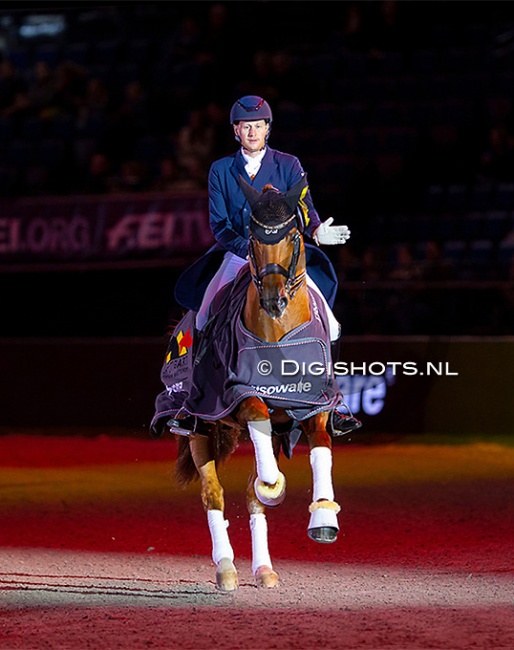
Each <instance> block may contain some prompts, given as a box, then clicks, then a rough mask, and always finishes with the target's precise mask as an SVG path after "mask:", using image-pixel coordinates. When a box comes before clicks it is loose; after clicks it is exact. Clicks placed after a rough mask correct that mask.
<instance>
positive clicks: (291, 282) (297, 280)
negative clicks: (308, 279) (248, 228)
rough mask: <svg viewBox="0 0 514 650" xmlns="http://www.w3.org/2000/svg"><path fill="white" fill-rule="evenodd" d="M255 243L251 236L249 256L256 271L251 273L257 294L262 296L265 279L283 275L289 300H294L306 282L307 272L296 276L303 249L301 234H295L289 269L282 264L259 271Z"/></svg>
mask: <svg viewBox="0 0 514 650" xmlns="http://www.w3.org/2000/svg"><path fill="white" fill-rule="evenodd" d="M254 242H255V238H254V237H253V236H252V235H250V237H249V239H248V255H249V257H250V260H251V262H252V266H253V269H255V272H254V271H253V270H252V271H251V276H252V280H253V283H254V284H255V287H256V288H257V292H258V294H259V296H261V295H262V292H263V288H264V286H263V283H262V280H263V278H265V277H266V276H267V275H273V274H279V275H283V276H284V277H285V278H286V284H285V290H286V293H287V295H288V296H289V298H294V296H295V294H296V292H297V291H298V289H299V288H300V287H301V286H302V284H303V283H304V282H305V271H302V272H301V273H300V274H298V275H297V274H296V268H297V266H298V259H299V257H300V249H301V235H300V233H299V232H298V231H297V232H296V233H295V234H294V239H293V252H292V254H291V262H290V264H289V268H287V269H286V268H284V267H283V266H282V265H281V264H266V266H265V267H264V268H262V269H259V267H258V265H257V259H256V256H255V249H254Z"/></svg>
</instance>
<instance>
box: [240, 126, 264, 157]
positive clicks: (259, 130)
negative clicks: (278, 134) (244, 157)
mask: <svg viewBox="0 0 514 650" xmlns="http://www.w3.org/2000/svg"><path fill="white" fill-rule="evenodd" d="M234 133H235V134H236V135H237V136H238V137H239V139H240V140H241V145H242V146H243V149H244V150H245V151H247V152H248V153H249V154H257V153H259V151H261V149H263V148H264V147H265V146H266V136H267V135H268V133H269V124H267V123H266V121H265V120H254V121H252V122H239V124H234Z"/></svg>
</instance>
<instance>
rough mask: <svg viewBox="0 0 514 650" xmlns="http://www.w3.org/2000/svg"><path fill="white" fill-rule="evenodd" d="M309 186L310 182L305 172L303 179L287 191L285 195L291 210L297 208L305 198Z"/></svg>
mask: <svg viewBox="0 0 514 650" xmlns="http://www.w3.org/2000/svg"><path fill="white" fill-rule="evenodd" d="M308 188H309V183H308V182H307V174H304V175H303V176H302V178H301V180H299V181H298V183H296V185H293V187H291V188H290V189H288V190H287V192H286V193H285V194H284V197H285V199H286V201H287V205H288V206H289V207H290V208H291V212H292V211H293V210H294V209H295V208H296V206H297V205H298V203H299V202H300V199H303V197H304V196H305V194H306V193H307V189H308Z"/></svg>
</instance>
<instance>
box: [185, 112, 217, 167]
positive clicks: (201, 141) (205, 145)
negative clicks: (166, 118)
mask: <svg viewBox="0 0 514 650" xmlns="http://www.w3.org/2000/svg"><path fill="white" fill-rule="evenodd" d="M214 142H215V133H214V128H213V127H212V125H211V124H209V123H208V121H207V119H206V114H205V112H204V111H203V110H201V109H198V108H197V109H193V110H191V111H190V113H189V118H188V121H187V123H186V124H184V126H183V127H182V128H181V129H180V130H179V132H178V135H177V138H176V157H177V162H178V164H179V165H180V166H181V167H184V168H185V169H186V170H188V171H190V172H192V171H193V170H196V167H197V166H200V167H201V168H203V169H204V170H205V175H206V176H207V171H208V168H209V166H210V163H211V162H212V160H213V153H214ZM192 175H193V174H192Z"/></svg>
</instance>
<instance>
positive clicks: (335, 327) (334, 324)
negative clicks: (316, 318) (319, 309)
mask: <svg viewBox="0 0 514 650" xmlns="http://www.w3.org/2000/svg"><path fill="white" fill-rule="evenodd" d="M307 284H308V286H309V287H310V288H311V289H313V290H314V291H315V292H316V293H317V294H318V296H319V297H320V298H321V300H322V302H323V305H324V306H325V311H326V313H327V318H328V326H329V331H330V340H331V341H337V339H338V338H339V337H340V336H341V325H340V324H339V321H338V320H337V319H336V317H335V316H334V313H333V311H332V309H331V308H330V306H329V304H328V302H327V300H326V298H325V296H324V295H323V293H322V292H321V290H320V289H319V287H318V285H317V284H316V283H315V282H314V280H313V279H312V278H311V277H310V276H309V275H307Z"/></svg>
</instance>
